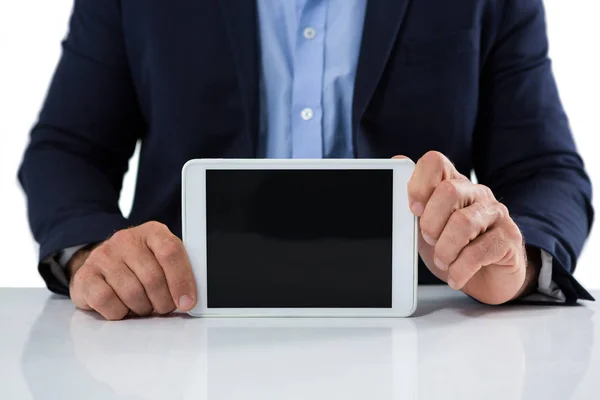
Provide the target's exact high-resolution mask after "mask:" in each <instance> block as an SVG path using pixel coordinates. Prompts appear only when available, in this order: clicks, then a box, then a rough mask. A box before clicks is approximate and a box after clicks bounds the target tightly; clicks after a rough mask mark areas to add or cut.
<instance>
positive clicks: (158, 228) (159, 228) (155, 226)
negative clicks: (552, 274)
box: [143, 221, 169, 232]
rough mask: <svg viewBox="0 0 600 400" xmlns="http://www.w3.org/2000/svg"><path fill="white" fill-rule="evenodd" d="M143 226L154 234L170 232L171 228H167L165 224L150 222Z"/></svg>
mask: <svg viewBox="0 0 600 400" xmlns="http://www.w3.org/2000/svg"><path fill="white" fill-rule="evenodd" d="M143 226H144V227H146V228H148V229H149V230H151V231H153V232H165V231H166V232H169V228H167V226H166V225H165V224H163V223H161V222H158V221H149V222H146V223H145V224H144V225H143Z"/></svg>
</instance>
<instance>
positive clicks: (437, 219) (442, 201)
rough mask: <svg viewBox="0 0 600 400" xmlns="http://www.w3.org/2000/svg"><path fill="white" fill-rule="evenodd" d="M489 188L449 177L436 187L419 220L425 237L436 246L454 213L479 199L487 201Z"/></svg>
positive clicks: (428, 242)
mask: <svg viewBox="0 0 600 400" xmlns="http://www.w3.org/2000/svg"><path fill="white" fill-rule="evenodd" d="M487 192H490V190H489V189H488V188H486V187H485V186H482V185H475V184H473V183H472V182H470V181H468V180H466V179H448V180H445V181H442V182H440V184H439V185H438V186H437V187H436V188H435V190H434V191H433V194H432V195H431V197H430V198H429V201H428V202H427V204H426V205H425V210H424V211H423V214H422V215H421V219H420V220H419V227H420V228H421V232H422V234H423V239H424V240H425V242H427V244H429V245H430V246H435V244H436V242H437V240H438V239H439V237H440V235H441V234H442V231H443V230H444V226H446V223H447V222H448V220H449V219H450V216H451V215H452V213H454V212H455V211H456V210H460V209H461V208H464V207H467V206H469V205H471V204H473V203H474V202H475V201H476V200H477V199H480V201H486V202H487V199H488V197H487Z"/></svg>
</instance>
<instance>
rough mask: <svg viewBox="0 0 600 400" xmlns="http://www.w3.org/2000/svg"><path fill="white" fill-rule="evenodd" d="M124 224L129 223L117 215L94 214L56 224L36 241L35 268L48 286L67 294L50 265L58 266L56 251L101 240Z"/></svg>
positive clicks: (123, 226)
mask: <svg viewBox="0 0 600 400" xmlns="http://www.w3.org/2000/svg"><path fill="white" fill-rule="evenodd" d="M128 227H129V222H128V221H127V219H126V218H124V217H123V216H122V215H120V214H94V215H90V216H86V217H81V218H75V219H72V220H69V221H66V222H64V223H62V224H58V225H56V226H55V227H54V228H53V229H52V230H51V231H50V232H49V233H48V234H47V235H46V239H45V240H43V241H42V242H41V243H40V250H39V259H38V271H39V273H40V275H41V276H42V278H43V279H44V281H45V282H46V286H47V287H48V289H49V290H50V291H52V292H53V293H57V294H61V295H65V296H68V295H69V288H68V285H66V284H65V281H64V279H59V276H57V275H56V274H55V271H53V265H58V263H57V260H56V259H55V255H56V254H59V253H60V252H61V251H62V250H64V249H67V248H70V247H74V246H80V245H87V244H89V243H99V242H103V241H105V240H107V239H108V238H110V236H111V235H112V234H113V233H115V232H116V231H119V230H121V229H126V228H128Z"/></svg>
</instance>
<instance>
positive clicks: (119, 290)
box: [86, 229, 152, 316]
mask: <svg viewBox="0 0 600 400" xmlns="http://www.w3.org/2000/svg"><path fill="white" fill-rule="evenodd" d="M130 236H132V234H131V230H130V229H127V230H122V231H119V232H117V233H116V234H115V235H113V237H112V238H111V239H110V240H109V241H108V242H106V243H104V244H102V245H101V246H99V247H98V248H96V249H95V250H94V251H93V252H92V253H90V255H89V257H88V259H87V260H86V263H87V264H88V265H89V266H91V267H92V268H93V269H94V270H95V271H97V272H99V273H100V274H101V275H102V277H103V278H104V280H105V281H106V283H108V285H109V286H110V287H111V288H113V290H114V291H115V293H116V294H117V296H119V299H120V300H121V301H122V302H123V304H125V305H126V306H127V307H128V308H129V309H130V310H131V311H132V312H133V313H134V314H136V315H139V316H147V315H150V314H151V313H152V304H151V303H150V300H149V299H148V296H146V293H145V291H144V288H143V286H142V284H141V283H140V281H139V280H138V279H137V277H136V276H135V275H134V274H133V272H131V270H130V269H129V268H128V267H127V266H126V265H125V263H124V262H123V256H122V254H125V253H127V251H128V250H129V246H131V242H130V241H128V240H125V239H126V238H128V237H130Z"/></svg>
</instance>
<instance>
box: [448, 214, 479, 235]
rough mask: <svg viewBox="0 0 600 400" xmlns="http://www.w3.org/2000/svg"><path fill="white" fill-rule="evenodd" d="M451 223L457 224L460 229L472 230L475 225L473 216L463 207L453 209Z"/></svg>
mask: <svg viewBox="0 0 600 400" xmlns="http://www.w3.org/2000/svg"><path fill="white" fill-rule="evenodd" d="M452 219H453V223H454V224H456V225H457V226H458V228H460V229H461V230H462V231H464V230H469V231H470V230H472V228H474V227H475V225H476V220H475V216H474V215H472V214H471V213H470V212H469V211H466V210H465V209H464V208H461V209H460V210H456V211H454V213H453V214H452Z"/></svg>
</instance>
